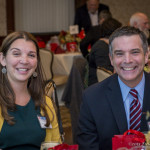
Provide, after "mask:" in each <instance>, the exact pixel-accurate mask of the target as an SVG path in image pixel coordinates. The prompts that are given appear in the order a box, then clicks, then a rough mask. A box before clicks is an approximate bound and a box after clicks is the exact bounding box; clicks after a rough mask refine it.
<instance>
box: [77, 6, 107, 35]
mask: <svg viewBox="0 0 150 150" xmlns="http://www.w3.org/2000/svg"><path fill="white" fill-rule="evenodd" d="M105 9H106V10H109V7H108V6H106V5H104V4H100V5H99V8H98V14H99V13H100V11H102V10H105ZM74 24H77V25H79V30H81V28H82V27H83V28H84V30H85V33H87V31H88V30H89V29H90V27H91V26H92V25H91V20H90V16H89V13H88V9H87V6H86V4H85V5H83V6H81V7H80V8H78V9H77V10H76V14H75V21H74Z"/></svg>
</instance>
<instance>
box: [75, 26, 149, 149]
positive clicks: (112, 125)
mask: <svg viewBox="0 0 150 150" xmlns="http://www.w3.org/2000/svg"><path fill="white" fill-rule="evenodd" d="M109 54H110V60H111V63H112V65H113V66H114V69H115V70H116V74H114V75H112V76H110V77H108V78H107V79H105V80H104V81H102V82H100V83H97V84H94V85H92V86H90V87H89V88H87V89H86V90H85V91H84V93H83V102H82V105H81V108H80V118H79V125H78V130H79V131H78V136H77V143H78V144H79V150H112V137H113V136H114V135H119V134H123V133H124V132H125V131H127V130H128V129H133V130H137V131H141V132H143V131H148V125H147V123H148V122H149V121H150V118H149V119H148V120H146V113H145V112H147V111H148V112H150V92H149V89H150V74H147V73H145V72H144V71H143V69H144V66H145V64H146V63H147V61H148V44H147V39H146V36H145V35H144V34H143V32H141V31H140V30H139V29H136V28H134V27H129V26H127V27H122V28H119V29H117V30H116V31H115V32H113V34H112V35H111V36H110V38H109ZM137 104H138V105H137ZM133 105H136V107H137V108H138V109H135V110H136V111H135V114H136V113H137V114H138V115H135V114H134V113H133V114H132V113H131V112H133V109H132V106H133ZM133 116H134V117H133ZM132 117H133V118H132ZM136 120H137V122H136ZM134 122H135V124H134Z"/></svg>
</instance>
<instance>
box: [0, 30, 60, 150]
mask: <svg viewBox="0 0 150 150" xmlns="http://www.w3.org/2000/svg"><path fill="white" fill-rule="evenodd" d="M0 70H1V72H0V148H1V149H11V150H27V149H28V150H40V146H41V143H42V142H44V141H47V142H49V141H55V142H58V143H59V142H61V140H60V134H59V128H58V123H57V117H56V113H55V109H54V107H53V103H52V101H51V99H50V98H48V97H47V96H46V93H45V90H44V89H45V88H44V80H43V76H42V70H41V61H40V56H39V47H38V44H37V42H36V39H35V38H34V37H33V36H32V35H31V34H29V33H27V32H13V33H11V34H9V35H8V36H7V37H6V38H5V39H4V41H3V43H2V45H1V49H0Z"/></svg>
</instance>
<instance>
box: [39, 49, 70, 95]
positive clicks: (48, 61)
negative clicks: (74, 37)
mask: <svg viewBox="0 0 150 150" xmlns="http://www.w3.org/2000/svg"><path fill="white" fill-rule="evenodd" d="M40 59H41V64H42V73H43V77H44V81H45V87H46V86H47V85H48V83H49V82H52V81H54V83H55V84H56V87H58V86H60V85H63V84H65V83H66V82H67V79H68V76H66V75H54V74H53V69H52V66H53V59H54V54H53V53H52V52H51V51H50V50H47V49H44V48H41V49H40ZM52 93H53V92H52V91H51V90H49V93H48V96H50V97H51V96H52Z"/></svg>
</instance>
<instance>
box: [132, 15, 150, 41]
mask: <svg viewBox="0 0 150 150" xmlns="http://www.w3.org/2000/svg"><path fill="white" fill-rule="evenodd" d="M130 26H132V27H135V28H138V29H139V30H141V31H143V32H144V34H145V35H146V37H147V38H149V19H148V17H147V15H146V14H144V13H141V12H137V13H134V14H133V15H132V16H131V17H130Z"/></svg>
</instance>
